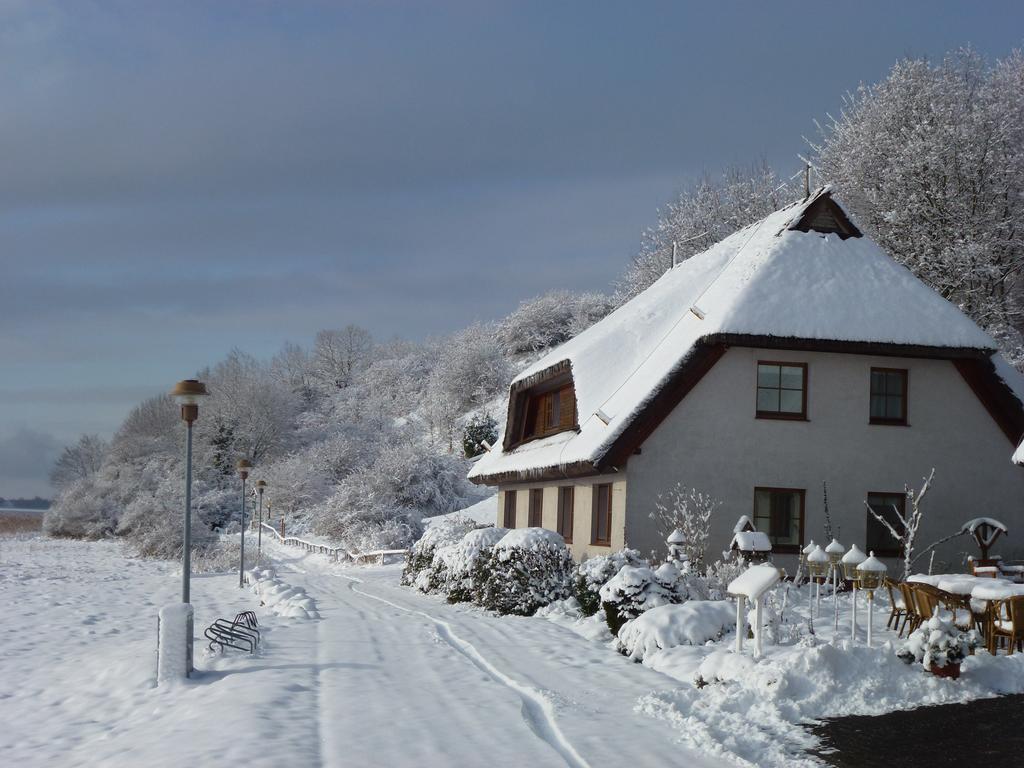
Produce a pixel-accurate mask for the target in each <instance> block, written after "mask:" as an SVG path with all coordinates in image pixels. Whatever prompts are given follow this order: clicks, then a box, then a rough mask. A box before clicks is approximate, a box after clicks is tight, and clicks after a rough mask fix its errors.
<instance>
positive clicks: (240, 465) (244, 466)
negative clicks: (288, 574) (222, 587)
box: [236, 459, 252, 589]
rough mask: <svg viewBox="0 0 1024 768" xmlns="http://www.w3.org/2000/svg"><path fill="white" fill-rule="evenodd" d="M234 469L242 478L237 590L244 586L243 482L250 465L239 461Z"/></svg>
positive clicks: (245, 461) (244, 461)
mask: <svg viewBox="0 0 1024 768" xmlns="http://www.w3.org/2000/svg"><path fill="white" fill-rule="evenodd" d="M236 467H237V469H238V476H239V477H240V478H242V508H241V516H242V518H241V520H239V528H240V529H241V532H242V549H241V552H240V554H239V556H238V588H239V589H241V588H242V587H244V586H245V481H246V480H247V479H248V478H249V472H250V471H251V470H252V464H251V463H249V461H248V460H247V459H239V460H238V464H237V465H236Z"/></svg>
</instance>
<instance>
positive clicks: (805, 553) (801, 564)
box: [797, 539, 815, 605]
mask: <svg viewBox="0 0 1024 768" xmlns="http://www.w3.org/2000/svg"><path fill="white" fill-rule="evenodd" d="M814 547H815V544H814V539H811V543H810V544H808V545H807V546H806V547H804V548H803V549H802V550H800V561H799V564H798V565H797V577H799V575H800V569H801V568H807V556H808V555H809V554H811V552H813V551H814ZM813 583H814V579H812V578H811V576H810V572H808V575H807V604H808V605H810V604H811V585H812V584H813Z"/></svg>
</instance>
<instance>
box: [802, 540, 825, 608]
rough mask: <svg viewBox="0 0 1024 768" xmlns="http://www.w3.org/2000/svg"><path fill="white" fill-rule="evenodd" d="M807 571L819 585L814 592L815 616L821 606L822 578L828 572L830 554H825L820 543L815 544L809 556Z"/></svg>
mask: <svg viewBox="0 0 1024 768" xmlns="http://www.w3.org/2000/svg"><path fill="white" fill-rule="evenodd" d="M807 573H808V575H809V576H810V577H811V580H812V581H813V582H815V584H816V585H817V586H816V590H815V594H814V610H812V611H811V615H812V616H813V615H817V614H818V613H819V610H820V608H821V580H822V579H824V578H825V574H827V573H828V555H826V554H825V550H823V549H822V548H821V546H820V545H818V544H816V545H815V546H814V549H813V550H812V551H811V554H809V555H808V556H807Z"/></svg>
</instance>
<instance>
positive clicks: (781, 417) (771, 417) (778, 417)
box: [754, 411, 810, 421]
mask: <svg viewBox="0 0 1024 768" xmlns="http://www.w3.org/2000/svg"><path fill="white" fill-rule="evenodd" d="M754 418H757V419H766V420H768V421H810V419H808V418H807V414H805V413H793V414H788V413H770V412H769V413H765V412H764V411H757V412H756V413H755V414H754Z"/></svg>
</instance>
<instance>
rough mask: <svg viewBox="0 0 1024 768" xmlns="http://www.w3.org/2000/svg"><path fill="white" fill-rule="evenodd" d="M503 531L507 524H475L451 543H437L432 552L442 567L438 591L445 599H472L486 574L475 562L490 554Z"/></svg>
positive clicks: (504, 531) (451, 600)
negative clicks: (442, 576) (495, 526)
mask: <svg viewBox="0 0 1024 768" xmlns="http://www.w3.org/2000/svg"><path fill="white" fill-rule="evenodd" d="M507 533H508V529H507V528H494V527H488V528H477V529H476V530H473V531H470V532H469V533H467V534H466V535H465V536H463V537H462V538H461V539H460V540H459V541H458V542H456V543H455V544H449V545H448V546H446V547H441V548H439V549H438V550H437V551H436V552H435V553H434V560H435V561H440V564H441V566H440V567H441V568H443V573H444V581H443V584H442V586H441V591H442V592H444V593H445V595H447V597H448V602H449V603H466V602H469V601H470V600H472V599H473V595H474V593H476V592H477V591H479V590H480V589H481V588H482V583H483V581H484V580H486V578H487V573H486V571H485V570H484V569H482V568H480V567H478V564H479V563H480V562H481V560H486V559H487V558H488V557H489V556H490V553H491V550H492V549H493V547H494V545H495V544H497V543H498V542H499V541H501V540H502V538H504V537H505V534H507Z"/></svg>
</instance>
